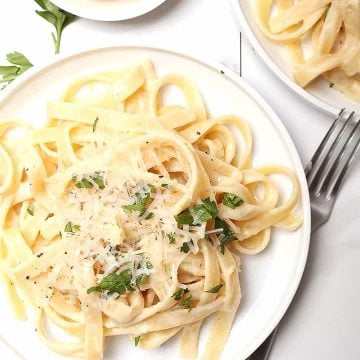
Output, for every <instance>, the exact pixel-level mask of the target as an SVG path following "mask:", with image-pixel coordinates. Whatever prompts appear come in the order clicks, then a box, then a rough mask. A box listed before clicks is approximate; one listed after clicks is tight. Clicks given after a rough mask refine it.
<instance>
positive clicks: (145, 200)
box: [122, 184, 154, 219]
mask: <svg viewBox="0 0 360 360" xmlns="http://www.w3.org/2000/svg"><path fill="white" fill-rule="evenodd" d="M148 187H149V189H148V190H147V191H144V193H140V192H137V193H135V195H134V196H132V204H130V205H124V206H122V208H123V209H124V210H125V212H127V213H132V212H135V211H138V212H139V213H140V216H143V215H144V214H145V212H146V209H147V207H148V205H149V200H150V195H151V190H152V187H151V185H149V184H148ZM150 214H151V216H150V217H149V215H147V216H146V217H145V219H150V218H151V217H152V216H153V215H154V214H152V213H150Z"/></svg>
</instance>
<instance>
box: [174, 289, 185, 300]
mask: <svg viewBox="0 0 360 360" xmlns="http://www.w3.org/2000/svg"><path fill="white" fill-rule="evenodd" d="M188 292H189V289H188V288H185V289H179V290H178V291H175V292H174V293H173V294H172V296H171V297H172V298H174V299H175V300H176V301H179V300H181V298H182V297H184V295H185V294H187V293H188Z"/></svg>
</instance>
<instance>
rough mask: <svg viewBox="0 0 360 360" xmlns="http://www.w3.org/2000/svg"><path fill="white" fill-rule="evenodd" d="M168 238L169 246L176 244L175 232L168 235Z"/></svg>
mask: <svg viewBox="0 0 360 360" xmlns="http://www.w3.org/2000/svg"><path fill="white" fill-rule="evenodd" d="M166 237H167V238H168V239H169V244H175V241H176V237H175V233H174V232H172V233H169V234H166Z"/></svg>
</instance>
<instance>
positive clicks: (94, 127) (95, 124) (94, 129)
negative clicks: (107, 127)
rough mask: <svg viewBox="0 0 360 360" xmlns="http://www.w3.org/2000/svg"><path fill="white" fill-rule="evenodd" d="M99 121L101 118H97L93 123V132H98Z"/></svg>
mask: <svg viewBox="0 0 360 360" xmlns="http://www.w3.org/2000/svg"><path fill="white" fill-rule="evenodd" d="M98 121H99V117H97V118H96V119H95V121H94V123H93V127H92V131H93V132H95V131H96V126H97V123H98Z"/></svg>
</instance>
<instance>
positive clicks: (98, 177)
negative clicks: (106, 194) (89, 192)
mask: <svg viewBox="0 0 360 360" xmlns="http://www.w3.org/2000/svg"><path fill="white" fill-rule="evenodd" d="M87 177H88V178H89V179H91V180H92V181H93V182H94V183H95V184H96V185H97V186H99V189H100V190H104V189H105V186H106V183H105V179H104V175H103V173H101V172H100V171H95V173H94V174H92V175H89V176H87ZM87 177H85V176H83V177H82V178H81V179H80V180H79V179H78V177H77V176H76V175H75V176H73V177H72V181H73V182H74V183H75V186H76V187H77V188H78V189H91V188H93V187H94V184H93V183H92V182H91V181H89V180H88V179H87Z"/></svg>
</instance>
